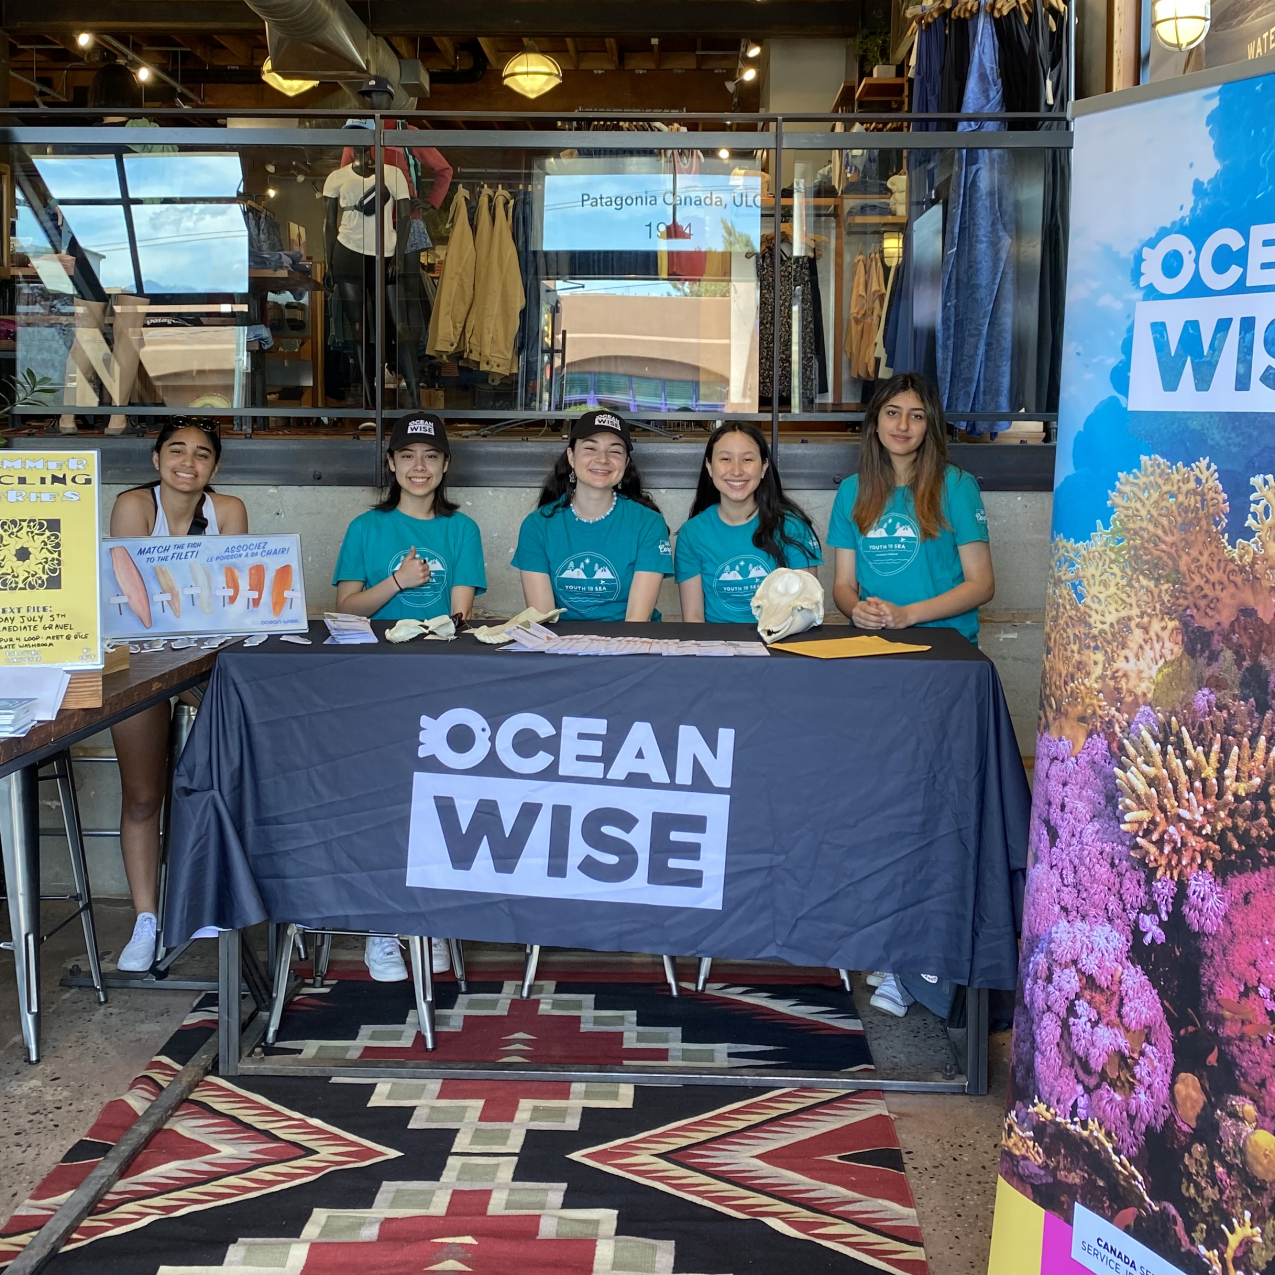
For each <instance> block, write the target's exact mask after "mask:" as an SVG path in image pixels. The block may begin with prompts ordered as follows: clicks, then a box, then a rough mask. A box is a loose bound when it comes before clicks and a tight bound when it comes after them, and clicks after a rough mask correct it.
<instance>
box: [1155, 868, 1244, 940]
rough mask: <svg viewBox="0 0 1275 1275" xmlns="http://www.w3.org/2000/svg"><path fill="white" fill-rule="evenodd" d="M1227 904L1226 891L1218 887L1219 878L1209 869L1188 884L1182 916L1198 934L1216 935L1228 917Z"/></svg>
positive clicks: (1194, 877)
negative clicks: (1224, 919)
mask: <svg viewBox="0 0 1275 1275" xmlns="http://www.w3.org/2000/svg"><path fill="white" fill-rule="evenodd" d="M1161 880H1164V878H1161ZM1156 884H1157V885H1158V884H1159V882H1158V881H1157V882H1156ZM1226 902H1227V896H1226V891H1225V890H1224V889H1223V888H1222V887H1221V886H1220V885H1218V883H1217V878H1216V877H1214V875H1213V874H1212V873H1211V872H1209V871H1208V870H1207V869H1206V870H1204V871H1203V872H1195V873H1192V875H1191V876H1190V878H1188V880H1187V883H1186V900H1185V901H1184V902H1183V904H1182V915H1183V916H1184V917H1186V923H1187V924H1188V925H1189V926H1190V927H1191V928H1192V929H1193V930H1194V931H1195V932H1196V933H1197V934H1216V933H1217V930H1218V927H1219V926H1220V925H1221V924H1222V918H1223V917H1224V916H1225V915H1226Z"/></svg>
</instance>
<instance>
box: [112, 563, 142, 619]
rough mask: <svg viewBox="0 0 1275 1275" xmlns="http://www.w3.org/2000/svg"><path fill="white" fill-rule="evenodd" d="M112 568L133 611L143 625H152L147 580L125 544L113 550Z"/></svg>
mask: <svg viewBox="0 0 1275 1275" xmlns="http://www.w3.org/2000/svg"><path fill="white" fill-rule="evenodd" d="M111 570H112V571H114V572H115V583H116V584H118V585H119V587H120V592H121V593H122V594H123V595H124V596H125V597H126V598H127V599H128V605H129V607H130V608H131V609H132V612H133V614H134V615H135V616H137V618H138V619H139V620H141V622H142V627H143V628H146V629H149V628H150V626H151V599H150V594H149V593H147V591H146V581H145V580H143V579H142V573H141V572H140V571H139V570H138V569H137V563H135V562H134V561H133V558H132V555H131V554H130V553H129V551H128V550H127V549H125V548H124V546H123V545H116V546H115V547H114V548H113V549H112V550H111Z"/></svg>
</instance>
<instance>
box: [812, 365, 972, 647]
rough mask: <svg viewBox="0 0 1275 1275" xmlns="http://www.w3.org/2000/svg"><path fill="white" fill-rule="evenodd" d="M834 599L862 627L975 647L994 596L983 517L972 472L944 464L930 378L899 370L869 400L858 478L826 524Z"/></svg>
mask: <svg viewBox="0 0 1275 1275" xmlns="http://www.w3.org/2000/svg"><path fill="white" fill-rule="evenodd" d="M828 543H829V545H831V546H832V547H833V548H834V549H835V550H836V576H835V582H834V584H833V590H832V596H833V599H834V600H835V602H836V604H837V606H838V607H839V608H840V609H841V610H842V611H843V612H844V613H845V614H846V615H847V616H849V617H850V619H851V620H852V621H853V623H854V624H855V625H857V626H858V627H859V628H861V629H905V628H911V627H913V626H921V627H926V626H933V625H939V626H944V627H947V628H953V629H956V630H957V632H958V633H961V634H963V635H964V636H965V637H967V638H968V639H969V640H970V641H971V642H976V641H977V640H978V608H979V607H980V606H983V605H984V604H985V603H987V602H990V601H991V599H992V595H993V594H994V593H995V592H996V580H995V577H994V575H993V573H992V554H991V549H990V546H989V545H988V539H987V514H986V513H985V511H984V509H983V498H982V495H981V494H980V493H979V489H978V483H977V481H976V480H975V479H974V477H973V476H972V475H971V474H967V473H966V472H965V471H964V470H962V469H958V468H957V467H956V466H955V465H950V464H948V460H947V422H946V419H945V417H944V413H943V404H942V403H941V402H940V400H939V394H938V387H937V386H936V385H935V384H934V382H933V381H931V380H930V379H929V377H926V376H922V375H920V374H919V373H916V372H902V373H900V374H899V375H898V376H894V377H891V378H890V380H888V381H886V382H885V384H884V385H882V386H881V388H880V389H878V390H877V392H876V393H875V394H874V395H873V396H872V401H871V402H870V403H869V404H868V410H867V412H866V413H865V415H864V420H863V441H862V443H861V444H860V448H859V472H858V473H857V474H852V475H851V476H850V477H849V478H847V479H846V480H845V482H843V483H842V484H841V486H840V488H839V489H838V491H837V497H836V500H835V501H834V502H833V506H832V518H831V521H830V522H829V526H828Z"/></svg>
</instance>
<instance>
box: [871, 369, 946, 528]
mask: <svg viewBox="0 0 1275 1275" xmlns="http://www.w3.org/2000/svg"><path fill="white" fill-rule="evenodd" d="M908 390H911V391H912V393H913V394H915V395H916V396H917V398H919V399H920V400H921V406H922V407H923V408H924V409H925V437H924V439H922V440H921V447H920V450H919V451H918V452H917V453H916V459H915V460H914V461H913V463H912V481H911V482H910V483H909V484H908V485H909V486H910V487H911V488H912V500H913V503H914V504H915V505H916V520H917V522H919V523H920V524H921V539H922V540H933V539H934V537H935V536H937V535H938V534H939V531H940V530H942V529H945V528H946V527H947V519H946V518H944V517H943V481H944V478H945V477H946V475H947V417H946V415H945V414H944V412H943V401H942V399H940V398H939V387H938V386H937V385H935V384H934V382H933V381H932V380H930V378H929V377H928V376H923V375H922V374H921V373H920V372H900V373H899V374H898V376H892V377H891V378H890V379H889V380H888V381H886V382H885V384H884V385H882V386H881V387H880V388H879V389H878V390H877V392H876V393H875V394H874V395H873V396H872V401H871V402H870V403H869V404H868V410H867V411H866V412H865V413H864V416H863V438H862V441H861V442H860V443H859V494H858V495H857V496H856V497H855V501H854V510H853V511H852V516H853V518H854V521H855V525H856V526H857V527H858V528H859V531H860V533H861V534H863V535H867V533H868V531H869V530H871V528H872V527H874V526H875V525H876V521H877V519H878V518H880V517H881V514H882V511H883V510H884V509H885V506H886V502H887V501H888V500H889V499H890V493H891V492H893V491H894V488H895V485H896V484H895V481H894V466H893V465H892V464H891V462H890V453H889V452H888V451H886V449H885V446H884V444H883V443H882V442H881V440H880V438H878V437H877V418H878V417H879V416H880V415H881V409H882V408H883V407H885V405H886V404H887V403H888V402H889V401H890V400H891V399H892V398H896V397H897V396H898V395H900V394H904V393H906V392H907V391H908Z"/></svg>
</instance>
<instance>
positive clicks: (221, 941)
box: [217, 930, 243, 1076]
mask: <svg viewBox="0 0 1275 1275" xmlns="http://www.w3.org/2000/svg"><path fill="white" fill-rule="evenodd" d="M242 942H243V936H242V933H241V932H240V931H239V930H222V932H221V933H220V934H218V935H217V1037H218V1040H219V1042H220V1043H219V1046H218V1051H217V1071H218V1072H219V1074H221V1075H223V1076H237V1075H238V1074H239V1048H240V1039H239V1038H240V1034H241V1027H242V1022H243V1019H242V1013H243V1006H242V1004H241V1003H240V987H241V981H242V978H243V970H242V962H243V951H242V948H241V944H242Z"/></svg>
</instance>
